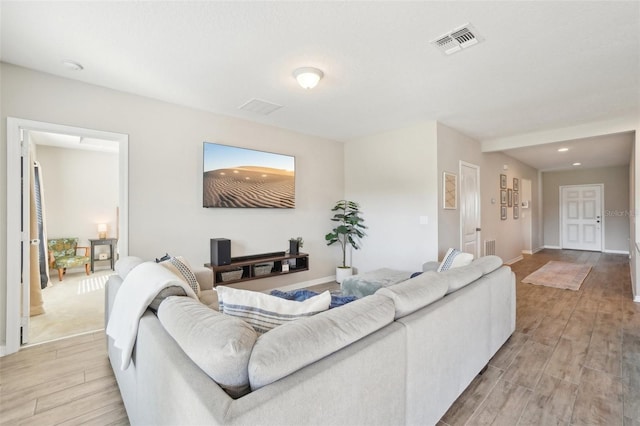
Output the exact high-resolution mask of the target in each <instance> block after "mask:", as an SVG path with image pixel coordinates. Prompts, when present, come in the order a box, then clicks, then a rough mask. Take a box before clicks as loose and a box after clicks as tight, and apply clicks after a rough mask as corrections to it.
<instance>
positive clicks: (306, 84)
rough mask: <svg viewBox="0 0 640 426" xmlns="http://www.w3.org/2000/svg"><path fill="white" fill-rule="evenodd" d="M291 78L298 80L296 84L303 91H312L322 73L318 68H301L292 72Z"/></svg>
mask: <svg viewBox="0 0 640 426" xmlns="http://www.w3.org/2000/svg"><path fill="white" fill-rule="evenodd" d="M293 76H294V77H295V78H296V80H298V84H299V85H300V86H302V87H303V88H304V89H313V88H314V87H316V86H317V85H318V82H319V81H320V79H321V78H322V77H323V76H324V73H323V72H322V71H321V70H319V69H318V68H312V67H302V68H298V69H296V70H295V71H294V72H293Z"/></svg>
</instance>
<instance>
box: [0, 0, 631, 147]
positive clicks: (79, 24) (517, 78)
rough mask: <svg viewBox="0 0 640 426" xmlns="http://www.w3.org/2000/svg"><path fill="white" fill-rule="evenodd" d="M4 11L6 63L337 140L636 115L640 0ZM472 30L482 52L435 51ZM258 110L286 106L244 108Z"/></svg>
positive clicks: (73, 6)
mask: <svg viewBox="0 0 640 426" xmlns="http://www.w3.org/2000/svg"><path fill="white" fill-rule="evenodd" d="M1 7H2V10H1V24H2V25H1V45H0V47H1V50H0V53H1V56H0V58H1V59H2V61H4V62H8V63H12V64H16V65H19V66H23V67H27V68H32V69H35V70H39V71H43V72H47V73H51V74H55V75H60V76H64V77H67V78H72V79H76V80H80V81H85V82H88V83H92V84H97V85H101V86H105V87H109V88H113V89H117V90H121V91H125V92H130V93H135V94H139V95H143V96H147V97H151V98H155V99H160V100H164V101H168V102H172V103H176V104H180V105H186V106H190V107H194V108H198V109H203V110H207V111H211V112H215V113H219V114H224V115H229V116H235V117H241V118H245V119H248V120H253V121H257V122H261V123H265V124H269V125H273V126H278V127H282V128H286V129H291V130H294V131H299V132H302V133H306V134H312V135H318V136H322V137H325V138H329V139H334V140H339V141H349V140H352V139H354V138H358V137H361V136H365V135H369V134H373V133H377V132H380V131H384V130H389V129H394V128H399V127H402V126H406V125H410V124H413V123H416V122H418V121H422V120H439V121H441V122H442V123H444V124H446V125H448V126H450V127H452V128H455V129H457V130H459V131H461V132H463V133H465V134H467V135H468V136H471V137H473V138H475V139H477V140H479V141H483V140H489V139H495V138H501V137H505V136H509V135H516V134H522V133H527V132H532V131H539V130H542V129H552V128H558V127H564V126H572V125H578V124H581V123H587V122H591V121H599V120H607V119H611V118H616V117H619V116H622V115H630V114H639V103H640V99H639V98H640V83H639V81H640V2H638V1H627V2H624V1H621V2H561V1H556V2H497V1H496V2H451V1H447V2H400V1H388V2H189V1H187V2H183V1H180V2H178V1H176V2H93V1H92V2H55V1H52V2H6V1H5V2H2V3H1ZM468 22H469V23H471V24H473V25H474V26H475V28H476V29H477V31H478V32H479V34H480V35H481V36H482V37H483V38H484V39H485V40H484V41H483V42H482V43H480V44H478V45H476V46H473V47H471V48H468V49H465V50H463V51H462V52H459V53H456V54H453V55H451V56H445V55H444V54H442V53H441V52H440V51H439V50H437V49H436V48H435V47H434V46H432V45H431V44H430V41H431V40H433V39H434V38H436V37H438V36H439V35H441V34H443V33H445V32H447V31H449V30H451V29H453V28H455V27H458V26H460V25H463V24H465V23H468ZM65 59H70V60H74V61H77V62H79V63H81V64H82V65H83V66H84V68H85V69H84V70H83V71H80V72H74V71H70V70H68V69H66V68H64V67H63V66H62V64H61V61H62V60H65ZM300 66H314V67H317V68H320V69H322V70H323V71H324V73H325V77H324V79H323V80H322V81H321V82H320V84H319V85H318V87H316V88H315V89H313V90H306V91H305V90H304V89H302V88H300V87H299V86H298V85H297V83H296V82H295V80H294V79H293V77H292V75H291V73H292V71H293V70H294V69H295V68H297V67H300ZM252 98H258V99H261V100H266V101H269V102H272V103H275V104H279V105H283V108H280V109H278V110H277V111H275V112H273V113H272V114H270V115H267V116H262V115H258V114H255V113H252V112H249V111H244V110H239V109H238V107H239V106H241V105H242V104H244V103H246V102H247V101H249V100H250V99H252Z"/></svg>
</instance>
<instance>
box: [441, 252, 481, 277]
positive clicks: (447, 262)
mask: <svg viewBox="0 0 640 426" xmlns="http://www.w3.org/2000/svg"><path fill="white" fill-rule="evenodd" d="M472 260H473V255H472V254H470V253H464V252H461V251H460V250H458V249H454V248H450V249H449V250H447V254H445V255H444V259H442V263H440V266H438V272H442V271H448V270H449V269H452V268H458V267H460V266H465V265H468V264H470V263H471V261H472Z"/></svg>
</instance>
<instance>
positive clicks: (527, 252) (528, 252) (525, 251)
mask: <svg viewBox="0 0 640 426" xmlns="http://www.w3.org/2000/svg"><path fill="white" fill-rule="evenodd" d="M522 254H533V252H532V251H531V250H522Z"/></svg>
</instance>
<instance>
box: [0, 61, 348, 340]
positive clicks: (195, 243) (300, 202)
mask: <svg viewBox="0 0 640 426" xmlns="http://www.w3.org/2000/svg"><path fill="white" fill-rule="evenodd" d="M0 73H1V74H0V78H1V80H0V83H1V84H0V87H1V89H0V90H1V92H0V95H1V96H0V114H1V128H0V133H1V138H2V139H1V140H2V146H3V147H4V148H2V149H0V169H1V170H3V172H2V173H0V203H1V204H0V211H1V212H2V215H1V219H0V230H1V231H0V236H1V237H2V244H1V246H2V247H1V249H0V250H1V251H0V254H1V255H0V271H5V268H6V267H7V265H6V254H5V253H6V252H5V250H6V249H7V247H6V231H5V229H6V214H5V213H6V173H4V170H6V161H7V160H6V141H7V139H6V118H7V117H8V116H9V117H16V118H22V119H29V120H36V121H44V122H49V123H58V124H65V125H69V126H77V127H83V128H88V129H97V130H103V131H112V132H117V133H124V134H128V135H129V212H130V214H129V229H130V234H129V242H130V243H129V253H130V254H131V255H138V256H141V257H143V258H147V259H151V258H154V257H156V256H159V255H162V254H164V253H165V252H169V253H171V254H173V255H182V256H185V257H186V258H187V259H189V260H190V261H191V263H193V264H195V265H202V264H204V263H205V262H208V261H209V239H210V238H213V237H226V238H230V239H231V240H232V242H233V244H232V255H234V256H237V255H243V254H252V253H260V252H271V251H277V250H286V249H287V248H288V240H289V238H290V237H292V236H301V237H303V238H304V240H305V246H304V251H305V252H308V253H309V254H310V265H311V268H310V270H309V271H308V272H300V273H296V274H291V275H289V276H285V277H282V278H267V279H263V280H256V281H250V282H248V283H246V285H247V286H248V287H249V286H250V287H252V288H255V289H259V290H262V289H265V288H270V287H276V286H285V285H290V284H294V283H298V282H308V281H313V280H316V279H321V278H326V277H328V276H331V275H333V274H334V273H335V272H334V266H335V264H336V262H337V258H338V254H337V253H336V252H335V251H334V248H333V247H326V245H325V243H324V235H325V233H326V232H327V229H328V228H329V226H330V223H331V222H330V221H329V218H330V208H331V207H332V206H333V203H334V201H335V200H337V199H340V198H342V197H343V194H344V158H343V144H342V143H339V142H336V141H331V140H327V139H322V138H318V137H313V136H308V135H303V134H299V133H294V132H290V131H286V130H283V129H279V128H275V127H270V126H266V125H261V124H256V123H254V122H250V121H246V120H241V119H236V118H230V117H225V116H221V115H216V114H212V113H208V112H204V111H199V110H195V109H191V108H186V107H182V106H178V105H172V104H168V103H164V102H159V101H156V100H153V99H148V98H143V97H140V96H135V95H130V94H127V93H122V92H118V91H114V90H110V89H106V88H103V87H99V86H94V85H89V84H84V83H81V82H77V81H72V80H67V79H63V78H59V77H55V76H51V75H48V74H43V73H39V72H35V71H31V70H27V69H24V68H20V67H16V66H13V65H8V64H4V63H2V64H1V67H0ZM205 140H206V141H211V142H219V143H224V144H228V145H235V146H240V147H246V148H253V149H261V150H267V151H272V152H278V153H283V154H288V155H294V156H295V157H296V168H297V170H296V208H295V209H291V210H275V209H274V210H268V209H246V210H245V209H204V208H202V142H203V141H205ZM11 249H13V248H11ZM11 267H15V266H13V265H12V266H11ZM0 275H1V276H2V279H3V281H2V283H0V298H2V300H1V301H0V309H1V310H2V312H0V318H1V319H0V330H3V331H4V328H5V325H4V322H5V317H6V315H5V312H4V307H5V306H6V286H7V283H6V278H5V273H4V272H2V273H0ZM2 339H3V340H4V336H2Z"/></svg>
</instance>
